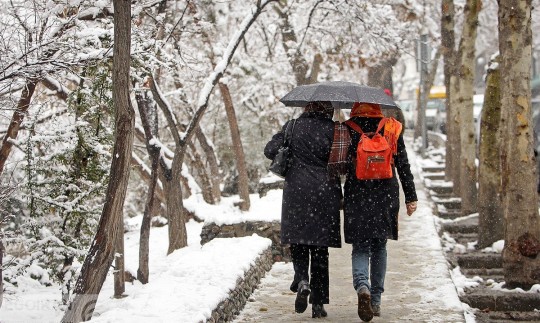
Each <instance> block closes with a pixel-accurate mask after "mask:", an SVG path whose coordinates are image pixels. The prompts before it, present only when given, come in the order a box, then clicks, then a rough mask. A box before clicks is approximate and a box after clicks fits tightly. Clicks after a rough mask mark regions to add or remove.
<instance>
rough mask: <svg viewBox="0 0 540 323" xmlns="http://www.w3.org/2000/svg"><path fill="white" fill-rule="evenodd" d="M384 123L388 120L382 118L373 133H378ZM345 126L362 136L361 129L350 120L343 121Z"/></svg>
mask: <svg viewBox="0 0 540 323" xmlns="http://www.w3.org/2000/svg"><path fill="white" fill-rule="evenodd" d="M386 121H388V118H382V119H381V121H379V126H378V127H377V131H375V133H380V132H381V130H382V129H383V127H384V125H385V124H386ZM345 124H346V125H347V126H349V127H351V128H352V129H353V130H354V131H356V132H358V133H359V134H360V136H361V135H363V134H364V132H363V131H362V128H360V126H359V125H358V124H356V122H354V121H352V120H347V121H345Z"/></svg>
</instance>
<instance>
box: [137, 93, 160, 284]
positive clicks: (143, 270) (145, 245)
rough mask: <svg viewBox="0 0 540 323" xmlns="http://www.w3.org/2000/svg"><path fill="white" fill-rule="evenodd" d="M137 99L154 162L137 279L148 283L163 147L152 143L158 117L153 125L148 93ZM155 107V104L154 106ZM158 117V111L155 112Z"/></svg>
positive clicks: (147, 146) (138, 95) (140, 243)
mask: <svg viewBox="0 0 540 323" xmlns="http://www.w3.org/2000/svg"><path fill="white" fill-rule="evenodd" d="M135 98H136V100H137V107H138V110H139V116H140V118H141V123H142V125H143V129H144V133H145V143H146V150H147V151H148V155H149V156H150V160H151V163H152V166H151V170H150V180H149V182H148V192H147V196H146V203H145V206H144V214H143V219H142V223H141V231H140V239H139V268H138V269H137V279H138V280H139V281H140V282H141V283H142V284H146V283H148V279H149V275H150V274H149V268H148V264H149V261H148V258H149V254H150V224H151V220H152V211H153V210H154V204H155V200H156V199H155V196H156V194H155V191H156V186H157V181H158V172H159V169H158V167H159V155H160V151H161V149H160V148H159V147H157V146H156V145H152V144H150V139H152V138H153V137H154V135H155V134H156V133H157V118H154V122H153V127H152V123H151V122H150V117H149V115H151V113H149V112H150V108H151V107H150V105H149V104H148V99H147V96H146V93H137V94H135ZM154 107H155V106H154ZM153 115H155V116H156V117H157V113H153Z"/></svg>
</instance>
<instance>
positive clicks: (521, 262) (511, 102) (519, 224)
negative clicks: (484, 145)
mask: <svg viewBox="0 0 540 323" xmlns="http://www.w3.org/2000/svg"><path fill="white" fill-rule="evenodd" d="M498 3H499V12H498V16H499V50H500V55H501V84H503V86H501V106H502V107H504V109H502V112H501V115H502V120H501V124H502V131H503V136H502V149H501V152H502V154H501V172H502V187H503V189H504V191H505V194H504V197H503V209H504V217H505V219H506V230H505V239H504V249H503V253H502V256H503V268H504V279H505V281H506V285H507V286H508V287H510V288H513V287H522V288H528V287H530V286H531V285H532V284H537V283H538V281H540V257H539V256H538V254H539V253H540V216H539V215H538V201H537V199H538V197H537V194H536V179H537V178H538V174H537V172H536V167H535V165H536V163H535V158H534V154H533V128H532V126H531V124H532V111H531V88H530V80H531V62H532V50H531V43H532V31H531V9H532V8H531V0H505V1H502V0H499V1H498Z"/></svg>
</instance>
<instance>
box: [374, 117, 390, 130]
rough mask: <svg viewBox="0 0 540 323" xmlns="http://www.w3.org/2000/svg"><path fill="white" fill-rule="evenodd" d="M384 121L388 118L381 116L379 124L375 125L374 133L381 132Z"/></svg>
mask: <svg viewBox="0 0 540 323" xmlns="http://www.w3.org/2000/svg"><path fill="white" fill-rule="evenodd" d="M386 121H388V118H382V119H381V121H379V126H378V127H377V131H376V133H379V132H381V130H382V128H383V127H384V125H385V124H386Z"/></svg>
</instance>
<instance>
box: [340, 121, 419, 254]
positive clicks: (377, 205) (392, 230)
mask: <svg viewBox="0 0 540 323" xmlns="http://www.w3.org/2000/svg"><path fill="white" fill-rule="evenodd" d="M352 120H353V121H354V122H355V123H356V124H358V125H359V126H360V128H361V129H362V131H363V132H366V133H367V132H374V131H376V130H377V126H378V124H379V121H380V120H381V118H362V117H354V118H352ZM349 132H350V134H351V145H350V147H349V153H348V160H349V162H350V164H349V165H350V166H349V171H348V174H347V180H346V181H345V200H344V215H345V217H344V221H345V224H344V232H345V242H347V243H355V242H359V241H362V240H366V239H370V238H388V239H393V240H397V238H398V212H399V183H398V181H397V177H396V169H397V174H399V180H400V181H401V186H402V188H403V192H404V193H405V202H406V203H407V202H413V201H417V197H416V190H415V187H414V177H413V175H412V173H411V169H410V165H409V160H408V158H407V151H406V150H405V143H404V141H403V132H402V134H401V135H400V136H399V138H398V143H397V154H396V155H394V167H392V168H393V169H392V172H393V174H394V176H393V177H392V178H390V179H379V180H358V179H357V178H356V173H355V170H356V168H355V165H354V164H353V160H355V158H354V159H353V157H354V156H356V148H357V145H358V141H359V140H360V135H359V134H358V133H357V132H356V131H354V130H352V129H349ZM381 133H382V132H381Z"/></svg>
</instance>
